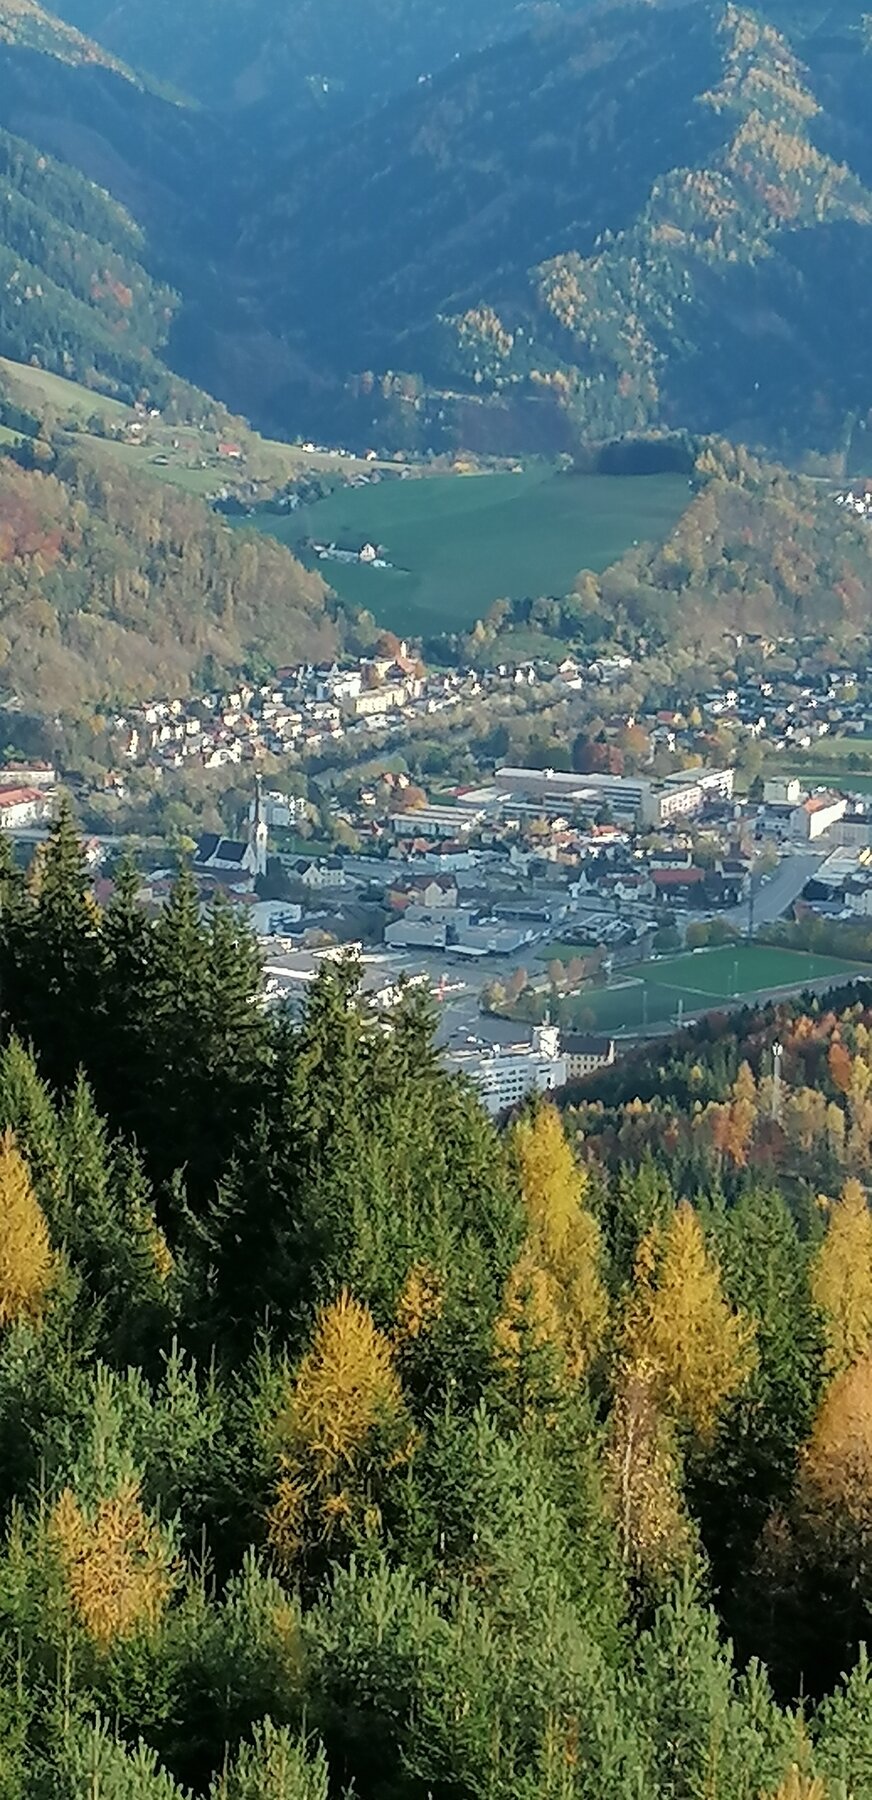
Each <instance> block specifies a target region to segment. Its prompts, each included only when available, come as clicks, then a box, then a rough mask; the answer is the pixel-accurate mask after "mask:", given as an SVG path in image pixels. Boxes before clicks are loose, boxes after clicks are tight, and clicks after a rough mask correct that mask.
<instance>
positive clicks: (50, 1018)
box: [5, 798, 105, 1084]
mask: <svg viewBox="0 0 872 1800" xmlns="http://www.w3.org/2000/svg"><path fill="white" fill-rule="evenodd" d="M6 965H7V966H6V970H5V1004H6V1008H7V1012H8V1014H9V1017H10V1022H11V1023H12V1024H13V1025H14V1027H15V1028H16V1029H17V1030H18V1031H19V1032H21V1033H22V1035H23V1036H24V1037H26V1038H31V1039H32V1040H33V1043H34V1044H35V1046H36V1048H37V1051H38V1054H39V1057H40V1066H41V1068H42V1070H43V1072H44V1073H45V1074H46V1075H47V1076H48V1077H49V1079H51V1080H52V1081H56V1082H58V1083H60V1084H63V1083H65V1082H68V1081H70V1080H72V1078H73V1076H74V1074H75V1071H76V1069H77V1068H78V1066H79V1064H80V1063H82V1062H86V1061H87V1057H88V1051H89V1048H90V1047H91V1045H92V1043H93V1021H94V1013H95V1008H96V1006H97V1004H98V997H99V994H100V991H101V985H102V976H103V972H104V968H105V958H104V952H103V944H102V922H101V917H100V913H99V909H98V908H97V906H96V904H95V901H94V898H93V895H92V893H91V880H90V874H89V871H88V865H87V861H86V858H85V852H84V847H83V844H82V841H81V839H80V837H79V834H78V831H77V829H76V825H75V821H74V818H73V813H72V808H71V806H70V803H69V801H68V800H67V799H66V798H64V799H62V801H61V803H60V806H59V809H58V813H57V815H56V817H55V819H54V820H53V822H52V824H51V826H50V828H49V836H48V840H47V843H46V845H45V848H44V854H43V855H42V857H41V858H40V862H39V874H38V881H37V882H36V884H35V891H32V893H31V897H30V901H29V904H28V905H27V906H26V907H25V908H24V909H23V910H22V911H21V913H20V914H19V915H18V916H17V917H16V918H15V919H14V920H13V922H12V930H11V934H10V936H9V937H8V940H7V956H6Z"/></svg>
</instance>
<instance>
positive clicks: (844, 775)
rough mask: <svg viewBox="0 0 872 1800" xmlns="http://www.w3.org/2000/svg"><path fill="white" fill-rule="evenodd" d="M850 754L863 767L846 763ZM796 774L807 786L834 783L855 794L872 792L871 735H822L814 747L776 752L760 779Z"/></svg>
mask: <svg viewBox="0 0 872 1800" xmlns="http://www.w3.org/2000/svg"><path fill="white" fill-rule="evenodd" d="M851 757H859V758H860V760H861V762H863V763H865V765H866V769H865V771H862V770H860V771H858V770H857V769H853V768H851V766H850V759H851ZM789 775H796V776H797V777H798V779H799V780H800V781H801V782H802V783H803V786H805V787H808V788H816V787H826V786H827V785H828V784H830V783H834V784H836V785H837V786H839V787H844V788H847V789H849V790H850V791H851V792H852V793H855V794H872V737H836V736H833V737H826V738H822V739H821V740H820V742H819V743H818V744H817V745H816V747H815V749H814V751H806V752H804V753H803V752H799V753H798V754H796V755H794V756H791V755H789V754H786V755H784V756H779V757H777V758H776V759H775V760H773V761H771V762H767V763H766V764H765V765H764V768H763V778H764V780H779V779H781V778H783V777H785V776H789Z"/></svg>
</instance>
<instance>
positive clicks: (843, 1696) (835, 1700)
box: [814, 1645, 872, 1800]
mask: <svg viewBox="0 0 872 1800" xmlns="http://www.w3.org/2000/svg"><path fill="white" fill-rule="evenodd" d="M814 1724H815V1734H814V1735H815V1764H816V1766H817V1767H818V1768H819V1769H820V1771H821V1774H822V1775H823V1776H824V1777H825V1779H826V1781H827V1783H828V1784H830V1787H831V1790H832V1791H833V1792H835V1793H845V1794H852V1795H855V1796H856V1800H870V1796H872V1665H870V1661H869V1654H868V1651H867V1649H866V1646H865V1645H862V1646H861V1648H860V1654H859V1656H858V1658H857V1661H856V1663H855V1665H854V1667H853V1669H851V1671H850V1673H849V1674H846V1675H843V1676H842V1678H841V1680H840V1682H839V1686H838V1687H837V1689H836V1691H835V1693H833V1694H830V1695H828V1697H827V1698H826V1699H825V1700H824V1701H823V1702H822V1704H821V1706H820V1708H819V1709H818V1713H817V1716H816V1718H815V1721H814Z"/></svg>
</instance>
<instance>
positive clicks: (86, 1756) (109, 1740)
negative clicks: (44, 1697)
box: [45, 1717, 190, 1800]
mask: <svg viewBox="0 0 872 1800" xmlns="http://www.w3.org/2000/svg"><path fill="white" fill-rule="evenodd" d="M45 1793H46V1800H48V1796H49V1794H50V1795H51V1796H52V1800H190V1797H189V1796H188V1795H186V1794H185V1793H184V1792H183V1790H182V1789H181V1788H180V1787H177V1785H176V1783H175V1781H173V1779H172V1777H171V1776H170V1775H169V1774H168V1772H167V1771H166V1770H165V1769H162V1768H161V1767H160V1765H159V1761H158V1758H157V1756H156V1754H155V1752H154V1750H152V1749H149V1747H148V1746H147V1745H146V1744H144V1743H142V1742H141V1741H140V1743H138V1744H137V1745H135V1746H134V1747H133V1748H132V1749H131V1748H130V1746H129V1745H127V1744H125V1743H122V1742H121V1741H120V1740H119V1739H118V1738H116V1737H115V1736H114V1735H113V1734H112V1733H111V1732H110V1730H109V1728H108V1726H107V1725H106V1724H105V1723H104V1722H103V1721H102V1720H101V1719H100V1718H99V1717H98V1718H96V1719H94V1720H80V1719H74V1720H72V1721H71V1723H70V1725H69V1727H68V1729H67V1731H66V1732H65V1734H64V1739H63V1744H62V1748H61V1753H60V1757H59V1761H58V1764H57V1766H56V1767H55V1769H54V1770H53V1771H52V1774H51V1777H50V1781H49V1779H48V1778H47V1781H46V1789H45Z"/></svg>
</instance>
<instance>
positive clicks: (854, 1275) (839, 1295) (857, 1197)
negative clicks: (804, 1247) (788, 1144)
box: [812, 1179, 872, 1373]
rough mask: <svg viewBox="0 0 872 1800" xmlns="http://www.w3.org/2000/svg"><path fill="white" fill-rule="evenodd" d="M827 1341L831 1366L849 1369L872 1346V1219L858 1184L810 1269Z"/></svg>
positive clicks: (845, 1196) (850, 1185)
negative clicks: (871, 1344)
mask: <svg viewBox="0 0 872 1800" xmlns="http://www.w3.org/2000/svg"><path fill="white" fill-rule="evenodd" d="M812 1294H813V1297H814V1300H815V1302H816V1304H817V1305H818V1306H819V1307H820V1310H821V1314H822V1316H823V1320H824V1330H825V1332H826V1338H827V1366H828V1368H829V1369H830V1371H831V1372H833V1373H835V1372H837V1371H839V1370H842V1369H846V1368H848V1367H849V1366H850V1364H851V1363H853V1362H854V1361H855V1360H856V1359H857V1358H858V1357H860V1356H863V1355H864V1354H865V1352H866V1351H867V1350H868V1349H869V1346H870V1343H872V1213H870V1211H869V1204H868V1201H867V1199H866V1193H865V1190H864V1189H863V1187H861V1185H860V1182H859V1181H856V1180H854V1179H850V1180H848V1181H846V1182H845V1185H844V1188H843V1189H842V1195H841V1199H839V1200H837V1201H836V1202H835V1204H834V1205H833V1206H832V1207H831V1209H830V1214H829V1223H828V1226H827V1234H826V1237H825V1238H824V1241H823V1243H822V1244H821V1247H820V1249H819V1250H818V1252H817V1256H816V1257H815V1261H814V1265H813V1268H812Z"/></svg>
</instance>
